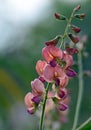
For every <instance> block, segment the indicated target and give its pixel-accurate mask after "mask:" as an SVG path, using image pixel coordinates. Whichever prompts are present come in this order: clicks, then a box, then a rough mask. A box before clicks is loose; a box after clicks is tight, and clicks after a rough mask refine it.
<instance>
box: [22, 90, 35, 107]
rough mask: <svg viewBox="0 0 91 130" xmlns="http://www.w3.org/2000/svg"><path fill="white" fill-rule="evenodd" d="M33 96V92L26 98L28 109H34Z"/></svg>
mask: <svg viewBox="0 0 91 130" xmlns="http://www.w3.org/2000/svg"><path fill="white" fill-rule="evenodd" d="M33 96H34V95H33V94H32V93H31V92H29V93H27V94H26V96H25V98H24V102H25V105H26V106H27V107H30V108H31V107H33V106H34V103H33V102H32V98H33Z"/></svg>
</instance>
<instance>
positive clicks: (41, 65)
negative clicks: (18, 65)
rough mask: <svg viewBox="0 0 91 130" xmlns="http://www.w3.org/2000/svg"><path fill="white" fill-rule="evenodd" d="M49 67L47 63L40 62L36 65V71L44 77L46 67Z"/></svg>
mask: <svg viewBox="0 0 91 130" xmlns="http://www.w3.org/2000/svg"><path fill="white" fill-rule="evenodd" d="M46 65H47V63H46V61H42V60H38V61H37V63H36V71H37V73H38V74H39V75H40V76H42V75H43V71H44V68H45V66H46Z"/></svg>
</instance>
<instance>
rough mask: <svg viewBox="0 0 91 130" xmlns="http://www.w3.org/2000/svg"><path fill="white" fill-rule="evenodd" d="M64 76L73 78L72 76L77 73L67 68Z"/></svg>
mask: <svg viewBox="0 0 91 130" xmlns="http://www.w3.org/2000/svg"><path fill="white" fill-rule="evenodd" d="M66 75H67V76H69V77H74V76H76V75H77V73H76V72H75V71H74V70H73V69H70V68H67V69H66Z"/></svg>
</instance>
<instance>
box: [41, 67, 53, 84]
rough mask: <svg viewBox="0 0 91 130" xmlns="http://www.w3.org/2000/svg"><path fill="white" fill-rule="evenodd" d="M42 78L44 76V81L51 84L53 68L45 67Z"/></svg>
mask: <svg viewBox="0 0 91 130" xmlns="http://www.w3.org/2000/svg"><path fill="white" fill-rule="evenodd" d="M43 76H44V79H45V81H47V82H52V80H53V79H54V67H51V66H50V65H47V66H46V67H45V70H44V73H43Z"/></svg>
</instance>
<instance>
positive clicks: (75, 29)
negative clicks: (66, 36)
mask: <svg viewBox="0 0 91 130" xmlns="http://www.w3.org/2000/svg"><path fill="white" fill-rule="evenodd" d="M71 28H72V30H73V31H74V32H75V33H79V32H80V31H81V29H80V28H79V27H77V26H74V25H72V26H71Z"/></svg>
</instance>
